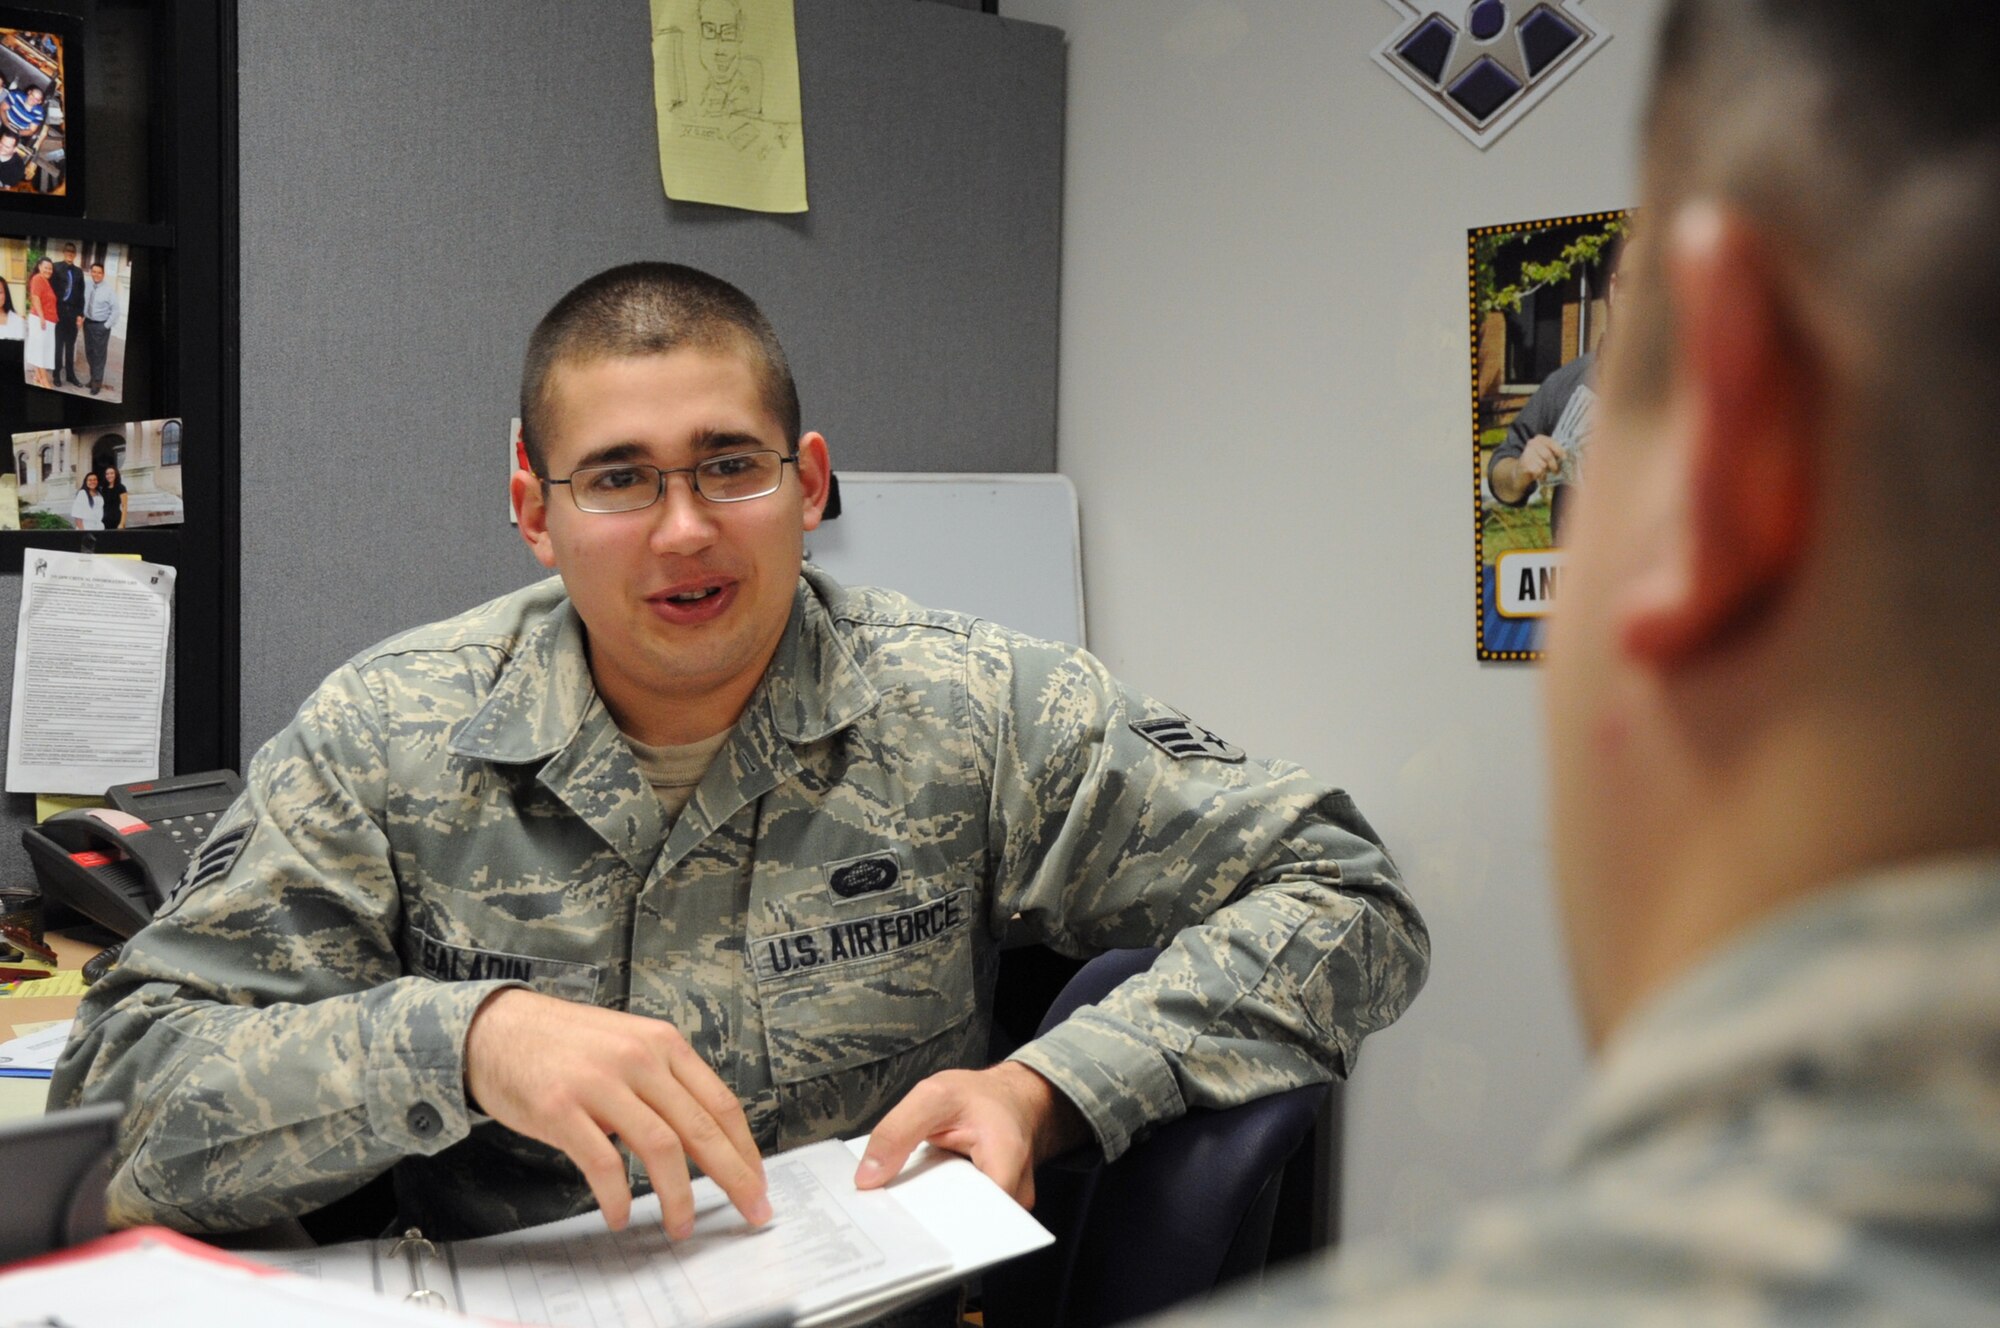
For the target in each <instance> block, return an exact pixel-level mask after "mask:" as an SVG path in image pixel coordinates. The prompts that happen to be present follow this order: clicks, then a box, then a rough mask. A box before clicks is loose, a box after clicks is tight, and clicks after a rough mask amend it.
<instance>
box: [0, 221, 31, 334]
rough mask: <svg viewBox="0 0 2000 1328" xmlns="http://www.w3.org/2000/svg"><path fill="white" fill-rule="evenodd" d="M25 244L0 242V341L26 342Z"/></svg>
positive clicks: (26, 247)
mask: <svg viewBox="0 0 2000 1328" xmlns="http://www.w3.org/2000/svg"><path fill="white" fill-rule="evenodd" d="M27 307H28V242H27V241H26V240H15V239H0V341H26V340H27V339H28V320H27V317H26V315H25V314H24V312H23V311H24V310H25V309H26V308H27Z"/></svg>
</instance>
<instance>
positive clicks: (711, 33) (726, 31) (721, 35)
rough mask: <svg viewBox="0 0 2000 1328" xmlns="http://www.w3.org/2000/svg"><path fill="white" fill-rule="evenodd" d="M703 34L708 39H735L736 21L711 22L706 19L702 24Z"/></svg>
mask: <svg viewBox="0 0 2000 1328" xmlns="http://www.w3.org/2000/svg"><path fill="white" fill-rule="evenodd" d="M701 35H702V37H703V38H704V39H706V40H708V41H735V40H736V25H735V24H734V23H710V22H708V21H707V20H706V19H704V20H702V25H701Z"/></svg>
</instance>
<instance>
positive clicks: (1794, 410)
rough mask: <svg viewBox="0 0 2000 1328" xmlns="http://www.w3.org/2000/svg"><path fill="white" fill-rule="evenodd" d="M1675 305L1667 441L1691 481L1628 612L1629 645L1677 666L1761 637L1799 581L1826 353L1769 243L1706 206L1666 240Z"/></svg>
mask: <svg viewBox="0 0 2000 1328" xmlns="http://www.w3.org/2000/svg"><path fill="white" fill-rule="evenodd" d="M1662 239H1663V241H1664V244H1665V249H1666V252H1665V253H1664V254H1663V255H1662V262H1661V271H1662V273H1663V280H1664V281H1665V283H1666V285H1667V288H1668V292H1669V294H1670V301H1671V303H1670V307H1671V308H1672V309H1673V311H1674V313H1673V317H1674V324H1673V334H1672V335H1673V339H1674V360H1673V385H1672V387H1671V389H1670V392H1671V396H1670V398H1669V401H1668V402H1667V404H1666V406H1665V410H1666V413H1667V418H1668V419H1669V420H1670V421H1671V423H1670V426H1669V429H1668V431H1667V432H1666V435H1665V436H1663V437H1661V438H1659V439H1656V440H1654V441H1655V443H1656V445H1658V446H1663V447H1670V448H1673V449H1675V451H1676V455H1674V456H1673V458H1672V463H1671V464H1670V465H1669V466H1667V467H1663V468H1662V470H1663V473H1664V474H1665V475H1667V476H1670V477H1671V480H1672V482H1676V483H1677V484H1678V485H1679V486H1680V490H1681V492H1680V495H1679V501H1678V502H1676V503H1672V504H1670V508H1671V510H1672V511H1673V513H1674V515H1673V518H1672V519H1673V522H1674V527H1675V528H1674V529H1673V530H1672V532H1671V534H1670V537H1669V539H1668V541H1667V543H1668V548H1667V549H1666V551H1665V556H1663V557H1662V558H1661V559H1660V561H1659V563H1658V564H1657V565H1656V567H1655V568H1654V570H1653V571H1651V572H1650V573H1649V574H1647V575H1646V576H1645V577H1644V578H1642V579H1641V581H1640V582H1639V583H1638V584H1636V585H1635V586H1634V587H1633V588H1632V591H1631V593H1630V594H1629V595H1628V597H1627V599H1626V602H1625V605H1624V606H1623V607H1624V612H1623V615H1622V616H1623V618H1624V621H1623V624H1622V627H1623V632H1622V640H1623V645H1624V647H1625V649H1626V651H1627V652H1628V653H1629V654H1631V655H1632V656H1633V657H1634V658H1635V659H1637V660H1639V661H1641V662H1642V663H1647V664H1650V665H1652V666H1654V667H1656V668H1669V667H1672V666H1674V665H1677V664H1682V663H1687V662H1692V661H1693V660H1695V659H1698V658H1701V657H1704V656H1706V655H1708V654H1709V653H1710V652H1712V651H1715V650H1719V649H1723V648H1726V647H1728V646H1729V645H1731V644H1734V643H1735V642H1736V641H1737V640H1739V639H1741V638H1742V637H1743V636H1745V635H1747V634H1750V633H1754V632H1755V631H1756V630H1757V629H1758V627H1759V626H1760V625H1761V624H1762V623H1763V622H1765V621H1767V619H1768V615H1769V614H1770V612H1771V611H1772V610H1773V607H1774V606H1775V605H1776V604H1777V603H1778V602H1779V601H1780V600H1782V599H1783V598H1784V596H1785V594H1786V593H1787V592H1788V591H1789V590H1790V589H1791V588H1792V587H1793V585H1794V584H1795V582H1796V580H1797V578H1798V576H1799V574H1800V570H1801V568H1802V566H1803V563H1804V561H1805V555H1806V552H1807V549H1808V546H1809V544H1810V542H1811V538H1812V533H1813V532H1812V526H1813V518H1814V511H1815V497H1816V492H1817V487H1818V485H1817V481H1818V478H1819V477H1818V467H1819V464H1820V453H1819V451H1818V447H1817V443H1818V439H1819V436H1820V431H1821V428H1822V416H1823V412H1824V410H1825V402H1824V398H1823V396H1822V394H1821V391H1820V384H1821V383H1822V382H1824V381H1825V374H1824V372H1823V356H1824V353H1825V352H1824V349H1823V347H1822V346H1820V345H1819V344H1817V343H1815V342H1814V341H1813V340H1812V339H1811V338H1810V337H1809V336H1808V335H1807V333H1806V327H1807V324H1806V322H1805V319H1804V312H1805V311H1804V310H1803V309H1801V308H1800V306H1799V303H1798V300H1797V297H1796V294H1795V292H1794V288H1793V287H1792V286H1791V285H1790V284H1789V282H1788V280H1787V274H1786V273H1785V272H1784V271H1783V270H1782V269H1781V267H1780V266H1779V263H1778V257H1777V255H1776V253H1775V252H1774V251H1773V249H1772V248H1771V245H1770V242H1769V240H1768V239H1767V238H1766V237H1765V236H1763V235H1762V234H1760V233H1759V232H1758V231H1757V230H1756V228H1755V227H1754V226H1752V225H1751V224H1750V223H1749V222H1748V221H1747V220H1746V219H1745V218H1743V217H1742V216H1740V215H1738V214H1735V213H1732V212H1729V211H1726V210H1724V209H1722V208H1720V207H1717V206H1715V205H1713V204H1701V205H1693V206H1690V207H1689V208H1687V209H1685V210H1684V211H1682V212H1681V213H1680V214H1679V215H1678V216H1676V217H1674V218H1672V219H1671V222H1670V225H1669V229H1668V231H1667V233H1666V234H1665V235H1664V236H1662Z"/></svg>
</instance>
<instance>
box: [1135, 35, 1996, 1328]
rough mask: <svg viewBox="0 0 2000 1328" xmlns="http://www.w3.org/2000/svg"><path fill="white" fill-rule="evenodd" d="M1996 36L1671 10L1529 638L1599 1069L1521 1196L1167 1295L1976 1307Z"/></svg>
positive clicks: (1566, 1314)
mask: <svg viewBox="0 0 2000 1328" xmlns="http://www.w3.org/2000/svg"><path fill="white" fill-rule="evenodd" d="M1522 8H1523V9H1525V7H1522ZM1524 21H1525V20H1524ZM1996 62H2000V11H1996V9H1995V7H1994V6H1993V5H1991V4H1988V3H1983V2H1981V3H1976V2H1975V0H1896V3H1887V0H1671V3H1669V4H1668V5H1667V6H1666V20H1665V27H1664V29H1663V32H1662V36H1661V43H1660V56H1659V69H1658V74H1657V78H1656V86H1655V88H1654V91H1653V94H1652V99H1651V109H1650V113H1649V116H1648V123H1647V128H1646V135H1645V143H1646V149H1647V151H1646V179H1647V188H1646V191H1645V195H1644V200H1643V201H1644V207H1643V208H1642V210H1641V212H1640V214H1639V215H1640V221H1639V230H1638V236H1637V241H1636V244H1635V246H1634V247H1633V248H1631V249H1628V250H1627V254H1626V259H1625V262H1624V266H1623V267H1622V268H1621V271H1620V278H1619V280H1620V285H1621V287H1622V288H1623V290H1622V292H1621V297H1620V299H1621V308H1620V311H1619V328H1618V337H1617V340H1616V342H1615V343H1612V344H1610V345H1609V348H1608V350H1607V352H1606V358H1605V360H1604V361H1603V363H1602V365H1601V369H1602V373H1603V377H1602V381H1603V384H1604V396H1603V397H1602V399H1601V400H1600V401H1599V403H1598V409H1599V414H1598V415H1597V417H1596V423H1595V425H1594V427H1593V433H1592V440H1591V444H1590V447H1591V453H1590V474H1589V476H1588V478H1587V479H1586V480H1585V482H1584V483H1583V484H1582V485H1581V486H1580V488H1579V489H1578V491H1577V495H1576V498H1575V502H1574V505H1573V507H1572V509H1571V515H1570V517H1569V518H1568V523H1567V524H1566V525H1565V527H1564V531H1565V535H1564V538H1565V541H1566V543H1567V545H1568V551H1567V557H1568V560H1569V561H1568V562H1567V563H1566V564H1565V570H1564V572H1563V577H1564V580H1563V583H1562V602H1561V611H1560V612H1559V613H1558V614H1557V615H1556V616H1555V617H1554V619H1552V621H1551V631H1550V637H1549V652H1548V662H1547V667H1546V669H1545V671H1544V676H1545V681H1546V685H1547V689H1548V695H1547V698H1546V716H1547V721H1548V748H1549V754H1550V768H1551V798H1550V803H1551V817H1552V838H1553V841H1554V849H1555V854H1554V856H1555V862H1556V867H1557V877H1558V891H1559V895H1560V898H1561V902H1562V905H1563V912H1564V919H1563V921H1564V924H1565V931H1566V933H1567V939H1568V942H1569V959H1570V964H1571V967H1572V969H1573V970H1574V977H1575V987H1576V991H1577V995H1578V1005H1579V1013H1580V1014H1581V1015H1582V1020H1583V1025H1584V1028H1585V1030H1586V1032H1587V1034H1588V1036H1589V1038H1590V1040H1591V1042H1592V1045H1593V1049H1594V1050H1595V1051H1596V1052H1597V1054H1598V1063H1597V1065H1596V1068H1595V1073H1594V1075H1593V1077H1592V1081H1591V1083H1590V1086H1589V1088H1588V1091H1587V1094H1586V1096H1585V1099H1584V1101H1583V1104H1582V1107H1581V1109H1580V1111H1579V1112H1578V1113H1577V1114H1576V1115H1575V1117H1574V1119H1573V1120H1572V1121H1571V1122H1570V1124H1569V1126H1568V1127H1567V1128H1566V1129H1565V1130H1564V1131H1562V1133H1561V1134H1560V1135H1559V1136H1558V1137H1557V1139H1556V1140H1555V1141H1554V1147H1553V1150H1552V1155H1551V1157H1550V1158H1549V1159H1548V1161H1547V1162H1546V1164H1545V1165H1544V1166H1543V1167H1542V1168H1540V1169H1539V1171H1538V1172H1537V1174H1536V1175H1535V1176H1534V1177H1533V1179H1532V1181H1531V1182H1530V1183H1529V1184H1528V1185H1527V1186H1526V1187H1525V1188H1524V1189H1523V1190H1522V1191H1521V1192H1520V1193H1519V1194H1517V1195H1515V1196H1513V1197H1511V1198H1502V1199H1498V1200H1495V1201H1493V1202H1491V1203H1490V1204H1487V1205H1484V1206H1480V1207H1477V1208H1474V1209H1473V1210H1472V1211H1471V1212H1469V1213H1467V1214H1465V1215H1462V1216H1460V1215H1454V1220H1452V1221H1451V1222H1450V1223H1449V1224H1448V1226H1447V1228H1446V1229H1445V1230H1442V1231H1436V1232H1428V1233H1418V1237H1417V1241H1416V1249H1415V1252H1414V1253H1407V1254H1403V1255H1392V1254H1375V1255H1363V1256H1361V1257H1359V1258H1355V1259H1347V1258H1346V1256H1343V1260H1344V1261H1345V1262H1344V1263H1343V1266H1341V1267H1339V1268H1338V1269H1335V1270H1331V1271H1330V1270H1328V1269H1315V1270H1313V1271H1311V1272H1309V1273H1307V1274H1305V1275H1304V1276H1302V1277H1299V1278H1297V1279H1296V1280H1289V1281H1285V1282H1283V1283H1282V1284H1278V1283H1274V1284H1273V1285H1272V1286H1271V1287H1270V1289H1269V1290H1268V1291H1267V1292H1266V1294H1265V1295H1264V1296H1263V1297H1261V1298H1258V1299H1255V1300H1251V1301H1247V1302H1238V1303H1235V1304H1233V1305H1231V1306H1229V1307H1227V1308H1226V1309H1225V1308H1221V1307H1218V1308H1217V1309H1216V1310H1215V1311H1214V1312H1212V1313H1204V1314H1189V1315H1186V1316H1184V1317H1178V1318H1174V1319H1172V1320H1170V1322H1172V1323H1173V1324H1175V1325H1189V1326H1191V1325H1195V1324H1204V1325H1208V1324H1212V1325H1217V1326H1218V1328H1220V1326H1221V1325H1231V1326H1232V1328H1234V1326H1238V1325H1240V1326H1242V1328H1249V1326H1250V1325H1255V1328H1305V1325H1312V1328H1360V1326H1361V1325H1367V1328H1419V1326H1422V1328H1527V1326H1529V1325H1532V1326H1533V1328H1655V1326H1656V1325H1657V1326H1658V1328H1667V1326H1669V1325H1671V1328H1808V1326H1810V1328H1839V1326H1844V1325H1854V1326H1856V1328H1858V1326H1859V1325H1896V1326H1897V1328H1969V1326H1970V1325H1974V1324H1996V1323H2000V689H1996V688H1995V686H1994V683H1995V677H1996V675H1995V661H1996V660H2000V525H1996V522H1995V520H1994V513H1995V511H1996V510H2000V448H1996V447H1995V445H1994V431H1993V424H1992V418H1991V406H1990V401H1991V396H1992V388H1993V372H1994V370H1993V366H1994V365H1995V364H1996V363H2000V317H1996V312H1995V311H1996V309H2000V246H1997V245H1996V244H1995V237H1996V236H2000V100H1996V98H1995V97H1994V95H1993V69H1994V67H1995V64H1996Z"/></svg>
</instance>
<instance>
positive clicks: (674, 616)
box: [649, 581, 736, 626]
mask: <svg viewBox="0 0 2000 1328" xmlns="http://www.w3.org/2000/svg"><path fill="white" fill-rule="evenodd" d="M735 598H736V583H735V582H734V581H709V582H700V583H697V584H695V585H691V586H683V587H680V588H678V589H675V590H664V591H660V592H658V593H656V594H654V595H652V596H650V597H649V602H650V603H651V604H652V606H653V612H654V613H655V614H657V615H658V616H659V617H660V618H661V619H662V620H664V621H666V622H670V623H679V624H682V625H684V626H694V625H697V624H700V623H704V622H707V621H709V620H710V619H712V618H715V617H717V616H719V615H721V614H723V613H726V612H727V611H728V609H729V606H730V604H731V603H733V602H734V600H735Z"/></svg>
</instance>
